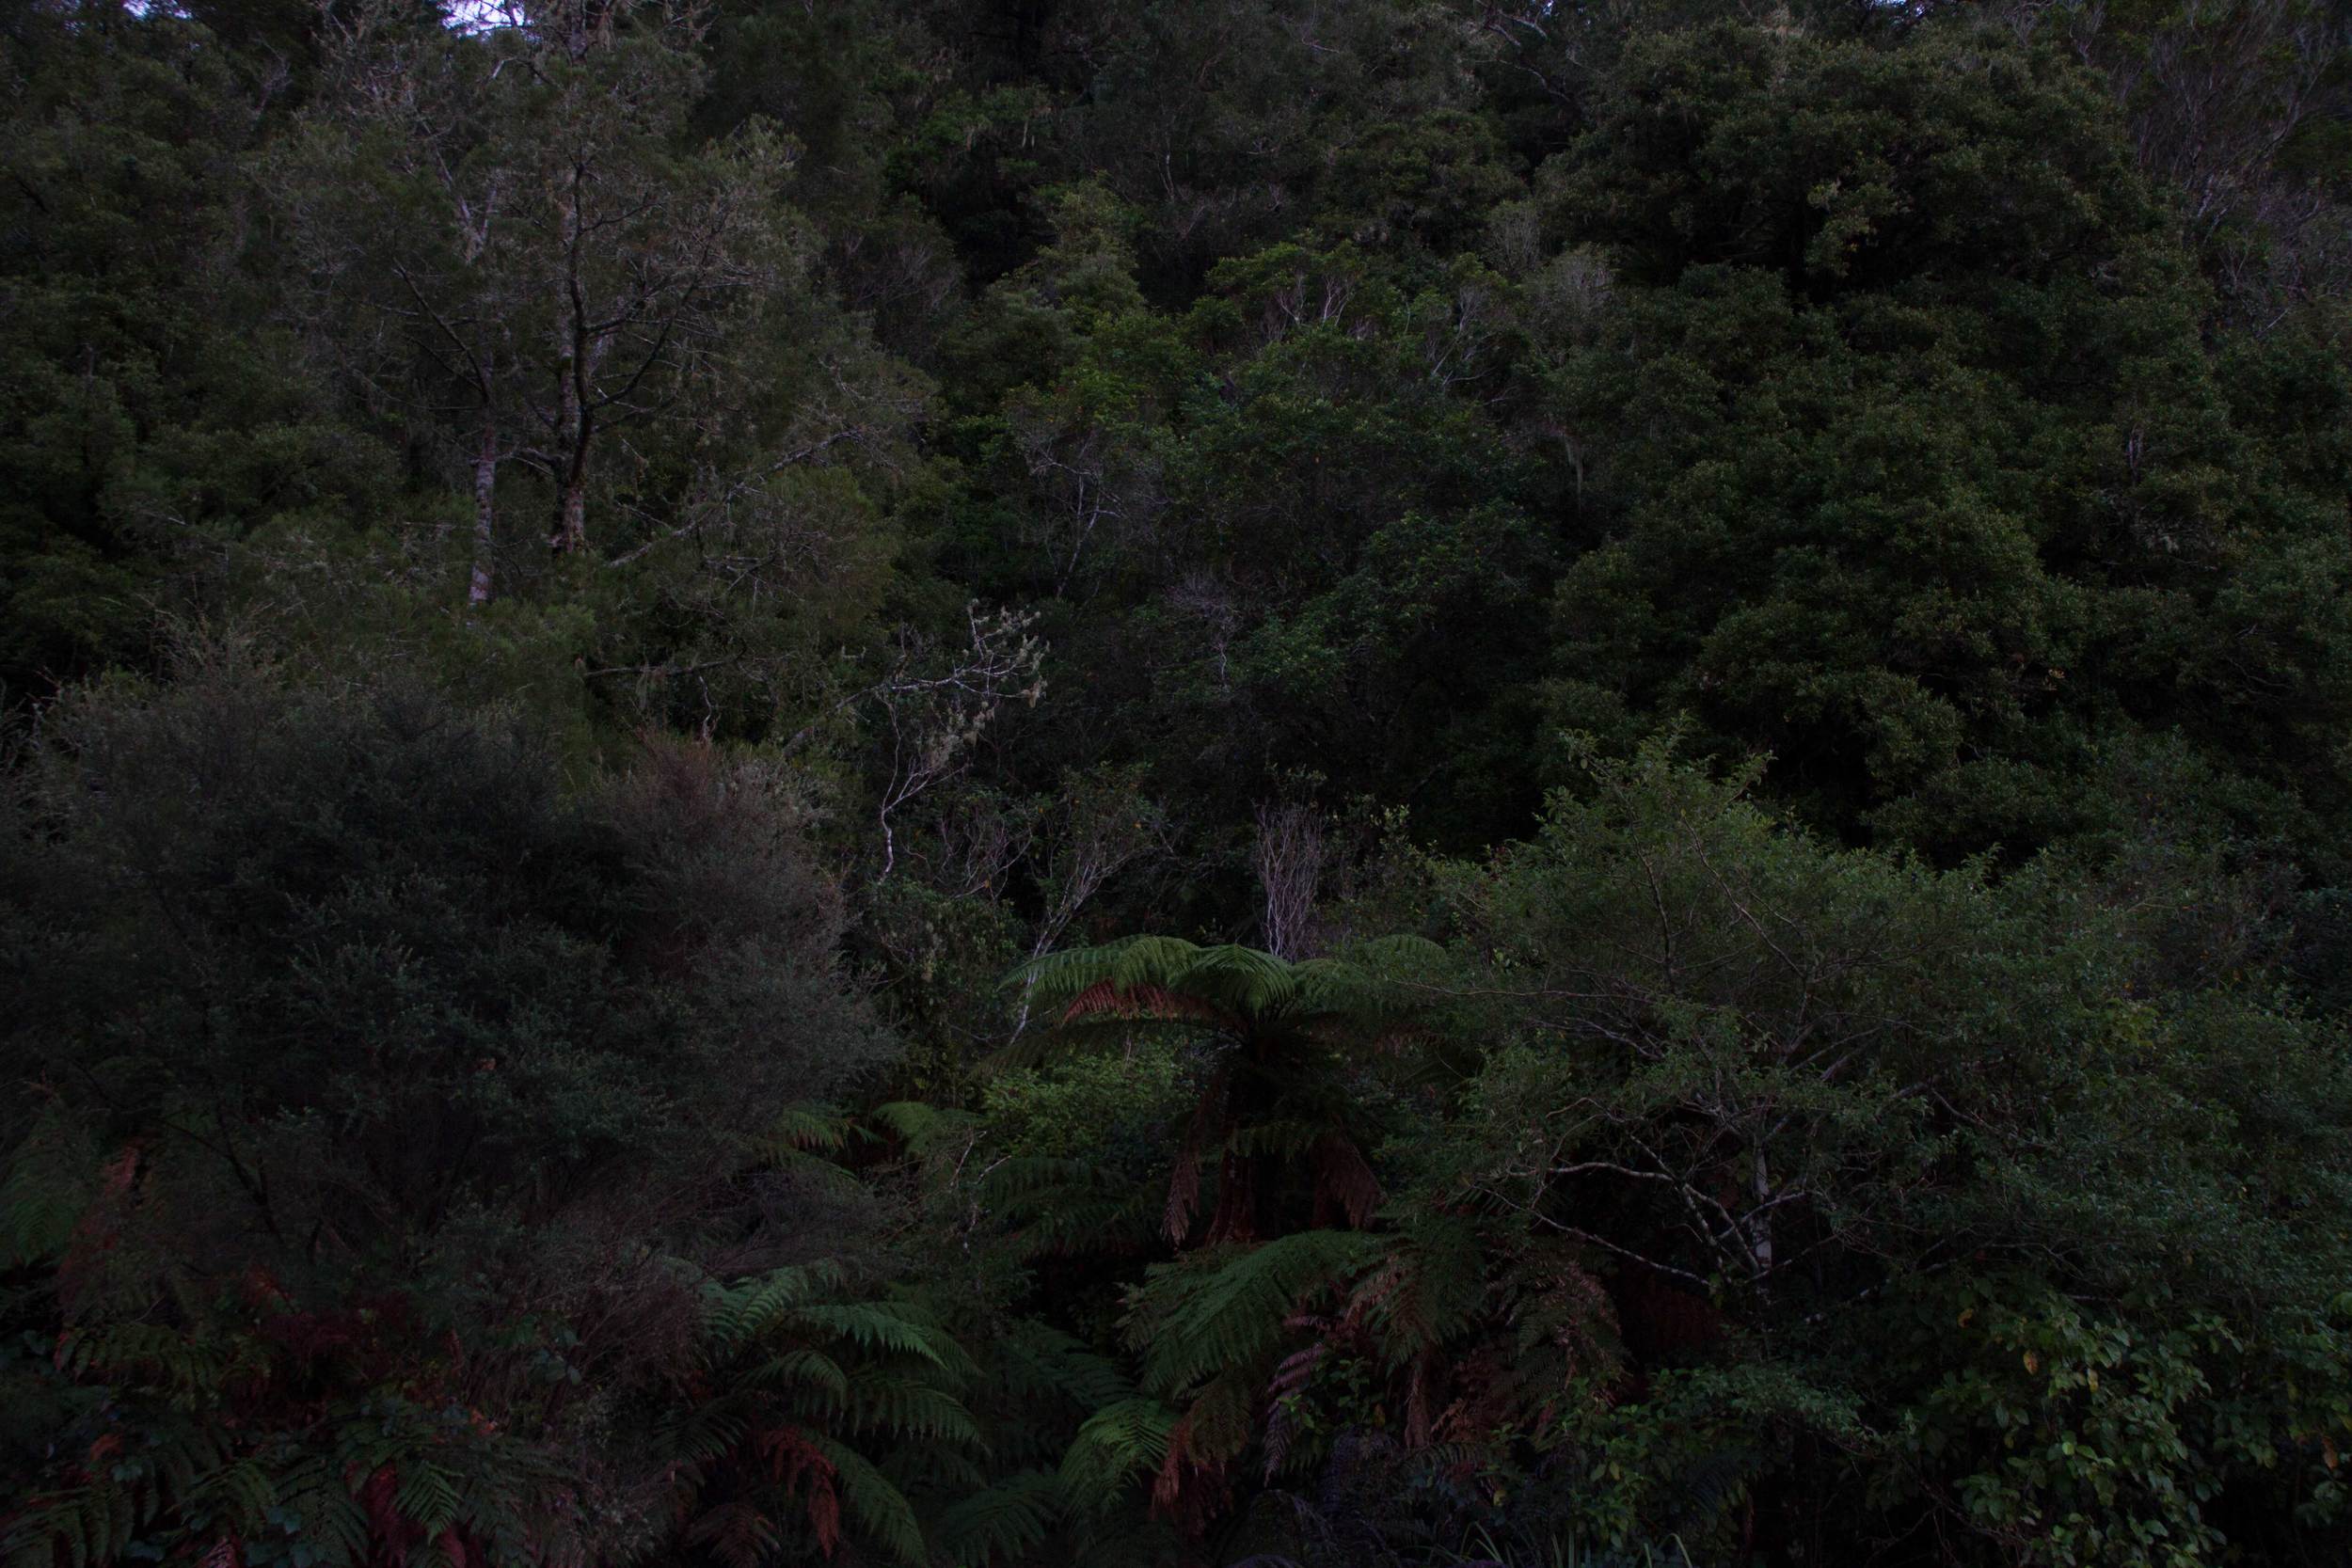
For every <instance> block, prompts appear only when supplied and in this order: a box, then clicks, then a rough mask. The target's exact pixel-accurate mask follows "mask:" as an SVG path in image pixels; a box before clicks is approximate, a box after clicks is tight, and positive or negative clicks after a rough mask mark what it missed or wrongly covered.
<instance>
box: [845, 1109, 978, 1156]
mask: <svg viewBox="0 0 2352 1568" xmlns="http://www.w3.org/2000/svg"><path fill="white" fill-rule="evenodd" d="M867 1114H868V1115H870V1116H871V1117H873V1118H874V1120H876V1121H877V1122H880V1123H881V1124H882V1127H883V1128H884V1129H886V1130H887V1131H888V1132H890V1134H891V1135H892V1136H893V1137H895V1138H897V1139H898V1141H899V1142H900V1143H903V1144H905V1145H906V1146H907V1148H908V1150H909V1151H910V1152H912V1153H914V1154H915V1155H917V1156H918V1157H919V1156H923V1155H930V1154H935V1153H937V1152H939V1150H941V1149H943V1148H952V1147H954V1146H955V1145H957V1144H959V1143H961V1141H962V1140H963V1139H965V1138H967V1137H969V1136H970V1135H971V1134H972V1132H973V1131H974V1130H975V1129H976V1128H977V1127H978V1126H979V1117H976V1116H973V1115H971V1114H970V1113H969V1112H965V1111H960V1110H957V1109H955V1108H954V1107H952V1106H946V1105H927V1104H925V1103H924V1102H923V1101H919V1100H894V1101H890V1102H888V1103H887V1104H882V1105H877V1106H875V1107H874V1108H873V1110H872V1111H870V1112H869V1113H867Z"/></svg>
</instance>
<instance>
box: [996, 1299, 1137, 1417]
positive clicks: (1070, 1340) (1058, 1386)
mask: <svg viewBox="0 0 2352 1568" xmlns="http://www.w3.org/2000/svg"><path fill="white" fill-rule="evenodd" d="M995 1366H996V1373H997V1377H998V1380H999V1381H1000V1382H1001V1383H1002V1384H1003V1385H1004V1386H1005V1388H1006V1390H1007V1391H1008V1392H1009V1393H1010V1394H1011V1395H1012V1396H1013V1397H1014V1398H1015V1399H1017V1400H1021V1401H1025V1402H1030V1401H1036V1400H1039V1399H1041V1398H1052V1397H1058V1398H1060V1399H1064V1400H1067V1401H1069V1402H1071V1403H1073V1404H1074V1405H1076V1406H1077V1407H1078V1408H1079V1409H1081V1410H1100V1409H1102V1408H1103V1407H1104V1405H1109V1404H1116V1403H1118V1402H1120V1400H1123V1399H1126V1398H1129V1397H1130V1396H1131V1395H1133V1394H1134V1393H1135V1385H1134V1384H1133V1383H1132V1382H1131V1381H1130V1380H1129V1379H1128V1376H1127V1373H1126V1371H1125V1370H1124V1369H1122V1368H1121V1367H1120V1365H1119V1363H1117V1362H1116V1361H1113V1360H1112V1359H1110V1358H1109V1357H1108V1356H1105V1355H1098V1354H1095V1353H1094V1352H1093V1351H1091V1350H1089V1349H1088V1348H1087V1346H1086V1344H1085V1343H1084V1342H1083V1341H1081V1340H1079V1339H1077V1338H1074V1337H1073V1336H1071V1335H1068V1334H1065V1333H1063V1332H1062V1331H1061V1330H1060V1329H1057V1328H1054V1327H1052V1326H1050V1325H1048V1324H1045V1323H1037V1322H1034V1321H1025V1322H1023V1323H1020V1324H1018V1325H1017V1326H1016V1327H1015V1328H1013V1329H1012V1330H1010V1331H1009V1332H1008V1333H1006V1334H1005V1335H1003V1336H1002V1337H1001V1338H999V1339H998V1340H997V1343H996V1355H995Z"/></svg>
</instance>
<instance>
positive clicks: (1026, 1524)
mask: <svg viewBox="0 0 2352 1568" xmlns="http://www.w3.org/2000/svg"><path fill="white" fill-rule="evenodd" d="M1062 1507H1063V1504H1062V1488H1061V1482H1060V1479H1059V1478H1058V1477H1057V1476H1053V1475H1050V1474H1048V1473H1046V1472H1045V1471H1042V1470H1024V1471H1022V1472H1021V1473H1020V1474H1018V1475H1014V1476H1008V1477H1007V1478H1005V1479H1004V1480H1003V1481H999V1482H997V1483H996V1484H995V1485H994V1486H992V1487H990V1488H988V1489H987V1490H986V1491H984V1492H980V1493H977V1494H975V1495H974V1496H972V1497H965V1498H963V1499H961V1501H959V1502H957V1503H956V1504H955V1505H954V1506H953V1507H951V1508H949V1509H948V1510H947V1511H946V1513H942V1514H941V1515H940V1516H939V1523H938V1527H937V1528H936V1529H935V1530H934V1531H933V1533H934V1535H935V1536H936V1538H937V1540H938V1543H939V1547H940V1549H941V1550H942V1551H943V1552H945V1553H946V1555H947V1559H948V1560H949V1561H950V1562H952V1563H954V1564H956V1568H984V1565H985V1564H986V1563H987V1562H989V1561H990V1560H992V1559H995V1558H1007V1559H1015V1560H1017V1559H1019V1558H1022V1557H1024V1556H1025V1555H1026V1554H1027V1553H1029V1552H1030V1551H1032V1550H1034V1549H1035V1548H1036V1546H1037V1545H1038V1544H1039V1543H1040V1542H1041V1541H1043V1540H1044V1539H1045V1537H1046V1536H1047V1535H1048V1534H1049V1533H1051V1532H1052V1530H1053V1528H1054V1524H1055V1521H1056V1520H1057V1519H1058V1518H1059V1517H1060V1516H1061V1513H1062Z"/></svg>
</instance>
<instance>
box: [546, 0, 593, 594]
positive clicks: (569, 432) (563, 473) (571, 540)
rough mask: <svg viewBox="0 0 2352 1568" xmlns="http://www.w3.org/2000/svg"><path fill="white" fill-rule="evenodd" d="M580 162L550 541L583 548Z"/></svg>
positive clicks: (567, 211) (571, 225) (580, 19)
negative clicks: (554, 507) (559, 454)
mask: <svg viewBox="0 0 2352 1568" xmlns="http://www.w3.org/2000/svg"><path fill="white" fill-rule="evenodd" d="M573 14H574V22H575V24H576V25H584V24H585V23H584V18H585V16H586V14H587V13H586V7H585V5H584V4H583V5H581V6H580V7H579V8H576V9H575V11H574V13H573ZM582 173H583V171H582V169H581V167H580V165H579V164H578V163H574V164H573V165H572V167H571V171H570V175H569V177H568V181H567V182H566V184H565V185H564V191H563V194H562V197H561V198H560V203H561V207H560V210H561V215H562V220H563V234H564V277H563V285H562V286H563V291H564V299H563V304H562V308H561V309H559V310H558V312H557V319H556V328H555V360H556V363H555V377H556V388H555V396H556V405H557V411H556V425H557V429H556V435H557V439H558V440H559V442H560V443H561V448H562V455H561V462H562V467H561V468H560V469H559V471H558V472H557V474H556V476H555V483H556V496H557V500H556V511H555V537H553V538H552V539H550V540H548V544H550V545H552V546H555V548H557V549H559V550H564V551H570V550H578V549H581V548H583V547H585V546H586V545H587V543H588V423H589V413H588V396H587V386H586V383H587V378H588V374H589V372H590V370H591V369H592V367H591V365H590V363H589V360H588V346H589V345H588V341H587V339H588V307H587V303H586V301H585V299H584V298H583V297H582V295H581V292H580V180H581V176H582Z"/></svg>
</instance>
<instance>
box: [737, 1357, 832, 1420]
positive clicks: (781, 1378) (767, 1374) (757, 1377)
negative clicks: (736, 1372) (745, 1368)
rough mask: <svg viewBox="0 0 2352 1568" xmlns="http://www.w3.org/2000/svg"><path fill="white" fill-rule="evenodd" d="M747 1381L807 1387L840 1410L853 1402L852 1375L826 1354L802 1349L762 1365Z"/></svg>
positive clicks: (773, 1385) (763, 1384)
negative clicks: (851, 1390)
mask: <svg viewBox="0 0 2352 1568" xmlns="http://www.w3.org/2000/svg"><path fill="white" fill-rule="evenodd" d="M745 1381H747V1382H749V1383H753V1384H755V1385H757V1386H760V1387H762V1388H805V1389H811V1390H813V1391H815V1392H816V1393H818V1395H820V1396H822V1397H823V1399H824V1400H825V1401H826V1402H827V1403H829V1404H830V1405H832V1406H833V1407H834V1409H839V1408H841V1407H842V1406H844V1405H846V1404H847V1403H848V1402H849V1399H850V1374H849V1373H848V1372H847V1371H845V1370H842V1366H841V1363H839V1362H838V1361H835V1360H834V1358H833V1357H832V1356H830V1355H827V1354H824V1353H823V1352H822V1351H817V1350H810V1349H808V1348H806V1347H804V1346H803V1347H802V1348H799V1349H795V1350H789V1351H787V1352H785V1354H782V1355H779V1356H775V1357H772V1358H771V1359H770V1360H767V1361H763V1362H761V1363H760V1364H759V1365H758V1366H757V1367H755V1368H753V1369H752V1370H751V1371H750V1372H749V1373H748V1374H747V1375H746V1379H745Z"/></svg>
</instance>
